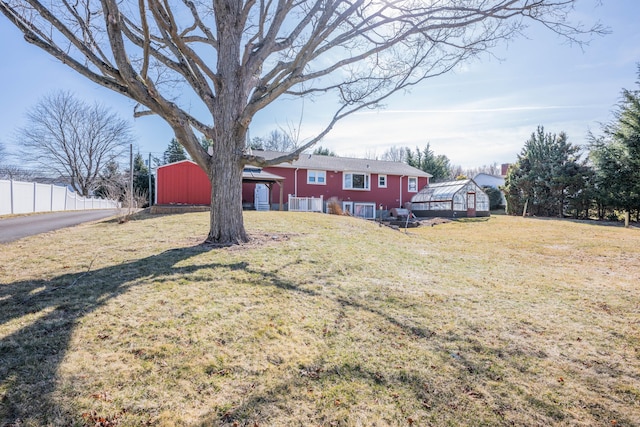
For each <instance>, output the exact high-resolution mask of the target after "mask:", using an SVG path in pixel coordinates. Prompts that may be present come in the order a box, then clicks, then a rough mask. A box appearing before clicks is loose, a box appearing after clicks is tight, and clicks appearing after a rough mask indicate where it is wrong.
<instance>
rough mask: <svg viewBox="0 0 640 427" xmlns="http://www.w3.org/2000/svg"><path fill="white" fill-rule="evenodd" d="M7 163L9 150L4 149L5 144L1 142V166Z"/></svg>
mask: <svg viewBox="0 0 640 427" xmlns="http://www.w3.org/2000/svg"><path fill="white" fill-rule="evenodd" d="M6 161H7V150H6V149H5V147H4V144H3V143H2V142H0V165H2V164H4V163H5V162H6Z"/></svg>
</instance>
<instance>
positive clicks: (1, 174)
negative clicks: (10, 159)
mask: <svg viewBox="0 0 640 427" xmlns="http://www.w3.org/2000/svg"><path fill="white" fill-rule="evenodd" d="M0 179H12V180H14V181H33V180H35V174H34V173H33V171H30V170H27V169H23V168H20V167H18V166H15V165H0Z"/></svg>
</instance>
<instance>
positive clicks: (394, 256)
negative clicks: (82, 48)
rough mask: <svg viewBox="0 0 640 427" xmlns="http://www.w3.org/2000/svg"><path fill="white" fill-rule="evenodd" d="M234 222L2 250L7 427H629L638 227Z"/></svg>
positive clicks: (276, 217) (202, 220)
mask: <svg viewBox="0 0 640 427" xmlns="http://www.w3.org/2000/svg"><path fill="white" fill-rule="evenodd" d="M245 223H246V226H247V229H248V231H249V233H250V234H251V235H252V236H253V241H252V243H250V244H248V245H244V246H239V247H230V248H213V249H212V248H210V247H204V246H201V245H200V242H201V241H203V240H204V238H205V236H206V234H207V231H208V214H207V213H197V214H183V215H172V216H140V217H138V219H137V220H134V221H130V222H128V223H125V224H117V223H116V222H102V223H94V224H86V225H82V226H79V227H75V228H70V229H65V230H60V231H57V232H52V233H48V234H44V235H40V236H34V237H31V238H27V239H23V240H20V241H17V242H14V243H10V244H5V245H0V426H42V425H52V426H57V425H76V426H84V425H86V426H100V427H106V426H141V425H153V426H156V425H158V426H236V425H237V426H411V425H414V426H447V425H450V426H459V425H473V426H480V425H486V426H497V425H526V426H548V425H567V426H594V425H599V426H612V425H615V426H632V425H640V293H639V289H640V230H638V229H623V228H620V227H605V226H600V225H595V224H585V223H577V222H572V221H558V220H542V219H534V218H520V217H508V216H498V217H492V218H490V219H482V220H480V219H479V220H467V221H457V222H451V223H448V224H442V225H437V226H435V227H421V228H417V229H410V230H409V233H406V234H405V233H404V232H398V231H393V230H391V229H389V228H386V227H379V226H378V225H377V224H375V223H371V222H366V221H362V220H357V219H354V218H347V217H336V216H330V215H322V214H296V213H287V212H248V213H246V215H245Z"/></svg>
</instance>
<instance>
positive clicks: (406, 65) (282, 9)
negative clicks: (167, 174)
mask: <svg viewBox="0 0 640 427" xmlns="http://www.w3.org/2000/svg"><path fill="white" fill-rule="evenodd" d="M574 1H575V0H539V1H530V0H492V1H487V0H447V1H440V0H433V1H422V0H383V1H381V0H351V1H346V0H295V1H294V0H215V1H208V2H207V1H193V0H181V1H178V0H175V1H169V0H164V1H162V0H138V1H133V0H122V1H119V0H100V1H97V0H75V1H72V2H71V1H68V0H60V1H59V2H43V1H36V0H0V11H1V12H2V13H3V14H4V15H5V16H6V17H7V18H8V19H9V21H11V22H12V23H13V24H14V25H15V26H16V27H18V28H19V29H20V30H21V31H22V32H23V33H24V34H25V38H26V40H27V41H28V42H30V43H33V44H35V45H37V46H39V47H41V48H42V49H44V50H45V51H47V52H48V53H50V54H51V55H53V56H55V57H56V58H58V59H59V60H61V61H62V62H64V63H65V64H67V65H69V66H70V67H72V68H73V69H74V70H76V71H77V72H79V73H81V74H82V75H84V76H85V77H87V78H89V79H91V80H92V81H94V82H96V83H98V84H100V85H103V86H105V87H108V88H110V89H112V90H114V91H117V92H119V93H121V94H123V95H125V96H127V97H129V98H131V99H134V100H135V101H137V102H138V103H139V105H140V109H138V110H137V114H138V115H145V114H157V115H159V116H161V117H162V118H163V119H164V120H166V121H167V123H168V124H169V125H170V126H171V127H172V129H173V131H174V132H175V136H176V138H177V139H178V140H179V141H180V142H181V144H183V145H184V146H185V148H186V150H187V152H188V153H189V154H190V156H191V158H192V159H193V160H194V161H196V162H197V163H198V164H199V165H200V166H201V167H202V168H203V169H204V170H205V171H206V172H207V174H208V176H209V178H210V180H211V183H212V193H211V200H212V203H211V219H210V231H209V236H208V238H207V240H208V241H210V242H219V243H238V242H244V241H246V240H247V235H246V233H245V229H244V223H243V219H242V211H241V209H242V190H241V183H242V169H243V166H244V165H246V164H254V165H257V166H267V165H269V164H276V163H280V162H282V161H291V160H293V159H295V158H296V157H297V156H298V155H299V154H300V153H301V152H302V151H304V150H306V149H308V148H309V147H311V146H312V145H313V144H315V143H316V142H317V141H319V140H320V139H321V138H322V137H323V136H324V135H326V134H327V133H328V132H329V131H330V130H331V129H332V127H333V126H334V125H335V123H336V122H337V121H338V120H340V119H343V118H344V117H346V116H348V115H349V114H352V113H354V112H355V111H358V110H361V109H363V108H373V107H376V106H378V105H379V104H380V103H381V102H382V101H384V100H385V99H386V98H388V97H389V96H390V95H391V94H393V93H394V92H397V91H400V90H404V89H408V88H410V87H411V86H413V85H415V84H417V83H419V82H420V81H422V80H424V79H426V78H429V77H433V76H437V75H440V74H443V73H446V72H448V71H450V70H451V69H452V68H453V67H455V66H456V65H457V64H458V63H460V62H462V61H465V60H468V59H469V58H471V57H473V56H476V55H478V54H479V53H481V52H484V51H486V50H487V49H490V48H492V47H493V46H494V45H496V43H498V42H499V41H501V40H505V39H509V38H511V37H513V36H515V35H517V34H518V33H520V32H521V31H522V29H523V28H524V27H525V25H526V23H527V22H534V21H536V22H538V23H541V24H542V25H544V26H546V27H548V28H549V29H551V30H552V31H555V32H557V33H559V34H561V35H563V36H565V37H567V38H569V39H570V40H575V41H578V42H580V39H581V37H582V36H583V35H584V34H585V33H586V32H593V31H600V28H598V27H594V28H589V29H587V30H584V29H582V28H580V27H579V26H574V25H571V24H570V23H569V22H568V21H567V17H568V15H569V13H570V11H571V8H572V6H573V3H574ZM167 80H169V81H170V83H171V84H170V85H167V86H165V85H163V84H162V82H167ZM176 82H182V84H183V86H182V88H181V89H180V92H177V90H176V85H175V83H176ZM187 90H190V91H191V92H192V93H193V94H194V95H195V97H197V98H198V99H199V100H201V102H202V105H203V106H204V107H205V108H206V111H207V114H206V117H204V118H201V117H200V118H199V117H196V116H195V115H193V114H191V113H190V111H193V109H191V108H189V107H190V104H189V103H188V102H185V103H184V105H183V106H181V105H180V104H179V101H180V100H179V99H176V98H175V96H176V94H177V93H184V92H185V91H187ZM326 93H331V94H333V96H337V99H338V101H339V102H338V103H337V106H336V109H335V112H334V113H333V114H332V115H331V116H330V118H329V119H328V120H327V122H326V124H325V126H324V128H323V129H322V130H320V131H319V132H318V133H317V135H316V136H315V137H313V138H311V139H309V140H307V141H306V143H304V144H301V145H300V146H299V147H298V148H297V149H296V150H295V151H294V152H293V153H290V154H287V155H283V156H281V157H278V158H276V159H272V160H270V161H266V160H265V159H264V158H260V157H257V156H253V155H251V154H248V153H247V152H245V151H244V149H245V141H246V134H247V129H248V126H249V124H250V123H251V121H252V119H253V118H254V116H255V115H256V114H257V113H258V112H259V111H261V110H263V109H264V108H265V107H267V106H268V105H270V104H271V103H273V102H274V101H275V100H277V99H278V98H280V97H281V96H283V95H290V96H317V95H322V94H326ZM200 134H202V135H204V136H205V137H206V138H207V139H210V140H212V141H213V142H214V143H213V146H212V148H213V151H212V154H208V153H207V152H206V151H205V150H204V149H203V148H202V146H201V145H200V143H199V135H200Z"/></svg>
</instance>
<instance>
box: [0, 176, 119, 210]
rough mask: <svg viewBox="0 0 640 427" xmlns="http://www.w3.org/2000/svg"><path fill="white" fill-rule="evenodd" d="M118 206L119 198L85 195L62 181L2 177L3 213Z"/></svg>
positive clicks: (1, 197) (1, 204)
mask: <svg viewBox="0 0 640 427" xmlns="http://www.w3.org/2000/svg"><path fill="white" fill-rule="evenodd" d="M118 207H119V203H118V202H117V201H115V200H105V199H96V198H86V197H82V196H81V195H79V194H78V193H76V192H72V191H69V190H68V189H67V187H63V186H60V185H53V184H38V183H37V182H21V181H6V180H0V215H10V214H22V213H32V212H51V211H76V210H86V209H113V208H118Z"/></svg>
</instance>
